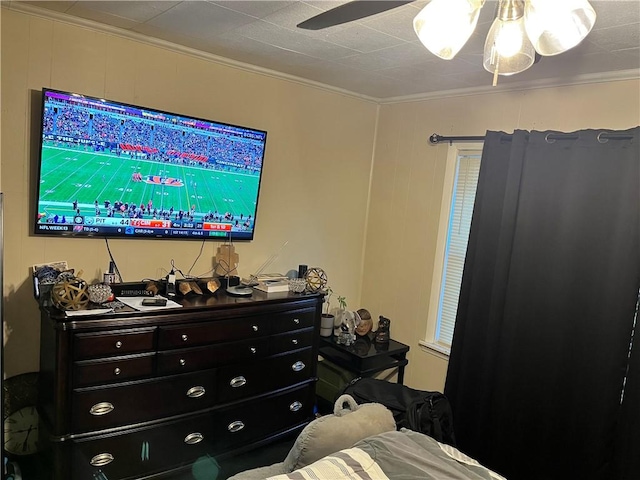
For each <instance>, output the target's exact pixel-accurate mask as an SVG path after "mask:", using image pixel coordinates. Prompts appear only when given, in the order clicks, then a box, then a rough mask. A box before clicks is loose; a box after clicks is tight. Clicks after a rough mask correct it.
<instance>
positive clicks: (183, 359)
mask: <svg viewBox="0 0 640 480" xmlns="http://www.w3.org/2000/svg"><path fill="white" fill-rule="evenodd" d="M268 354H269V337H261V338H254V339H251V340H243V341H241V342H230V343H219V344H216V345H211V346H208V347H194V348H185V349H179V350H167V351H164V352H159V353H158V374H160V375H164V374H167V373H179V372H191V371H195V370H201V369H203V368H211V367H215V366H219V365H226V364H230V363H234V362H238V361H240V360H250V359H257V358H260V357H265V356H267V355H268Z"/></svg>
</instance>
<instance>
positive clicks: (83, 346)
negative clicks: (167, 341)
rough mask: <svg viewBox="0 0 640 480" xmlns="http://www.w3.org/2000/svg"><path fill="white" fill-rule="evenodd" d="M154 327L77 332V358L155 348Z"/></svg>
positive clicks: (75, 351) (139, 351)
mask: <svg viewBox="0 0 640 480" xmlns="http://www.w3.org/2000/svg"><path fill="white" fill-rule="evenodd" d="M154 338H155V327H154V328H132V329H126V330H114V331H110V332H92V333H77V334H75V335H74V336H73V345H74V346H73V354H74V358H75V359H76V360H83V359H87V358H98V357H106V356H109V355H126V354H129V353H142V352H150V351H152V350H154Z"/></svg>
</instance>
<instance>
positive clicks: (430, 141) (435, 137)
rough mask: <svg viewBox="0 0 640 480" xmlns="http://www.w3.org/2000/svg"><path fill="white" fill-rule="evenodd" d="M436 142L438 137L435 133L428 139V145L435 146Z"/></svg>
mask: <svg viewBox="0 0 640 480" xmlns="http://www.w3.org/2000/svg"><path fill="white" fill-rule="evenodd" d="M438 142H440V135H438V134H437V133H434V134H432V135H431V136H430V137H429V143H431V144H432V145H436V144H437V143H438Z"/></svg>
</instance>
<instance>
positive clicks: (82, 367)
mask: <svg viewBox="0 0 640 480" xmlns="http://www.w3.org/2000/svg"><path fill="white" fill-rule="evenodd" d="M154 364H155V353H146V354H141V355H130V356H127V357H109V358H108V359H102V358H101V359H98V360H82V361H80V362H76V363H75V364H74V367H73V370H74V385H75V386H76V387H86V386H89V385H99V384H104V383H114V382H122V381H125V380H133V379H136V378H143V377H148V376H151V375H152V374H153V371H154Z"/></svg>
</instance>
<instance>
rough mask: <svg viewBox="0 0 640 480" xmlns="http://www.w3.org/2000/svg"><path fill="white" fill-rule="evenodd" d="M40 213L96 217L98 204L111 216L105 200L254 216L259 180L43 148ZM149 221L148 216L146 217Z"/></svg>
mask: <svg viewBox="0 0 640 480" xmlns="http://www.w3.org/2000/svg"><path fill="white" fill-rule="evenodd" d="M40 178H41V183H40V199H39V204H38V212H39V213H41V214H42V213H44V214H46V215H56V214H57V215H60V216H62V215H66V216H71V217H73V215H74V210H73V202H74V201H77V202H78V208H79V209H80V212H81V214H82V215H89V216H92V215H95V201H96V200H97V201H98V206H99V207H100V208H101V215H102V216H106V211H105V209H104V203H105V201H107V200H108V201H109V202H110V203H111V204H112V205H113V204H114V203H115V202H116V201H118V200H119V201H121V202H123V203H128V204H131V203H134V204H135V205H140V204H144V205H145V206H146V205H147V204H148V203H149V201H152V202H153V207H154V208H157V209H158V210H159V211H160V210H169V209H170V208H171V207H173V209H174V212H177V211H179V210H183V211H189V210H190V209H192V206H193V205H195V217H196V218H200V217H201V215H203V214H207V213H209V212H211V213H213V212H215V211H217V212H218V213H219V214H222V215H224V214H225V213H226V212H229V213H231V214H233V215H240V214H243V215H244V217H247V216H248V215H252V216H253V217H255V208H256V205H255V199H256V195H257V191H258V186H259V177H258V175H247V174H243V173H234V172H226V171H219V170H214V169H208V168H202V167H197V166H187V165H175V164H171V163H165V162H157V161H151V160H144V159H135V158H129V157H128V156H126V155H124V154H123V155H122V156H115V155H112V154H108V153H105V152H89V151H87V152H85V151H82V150H72V149H66V148H59V147H54V146H43V151H42V166H41V175H40ZM145 217H146V218H150V216H149V215H145Z"/></svg>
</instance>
